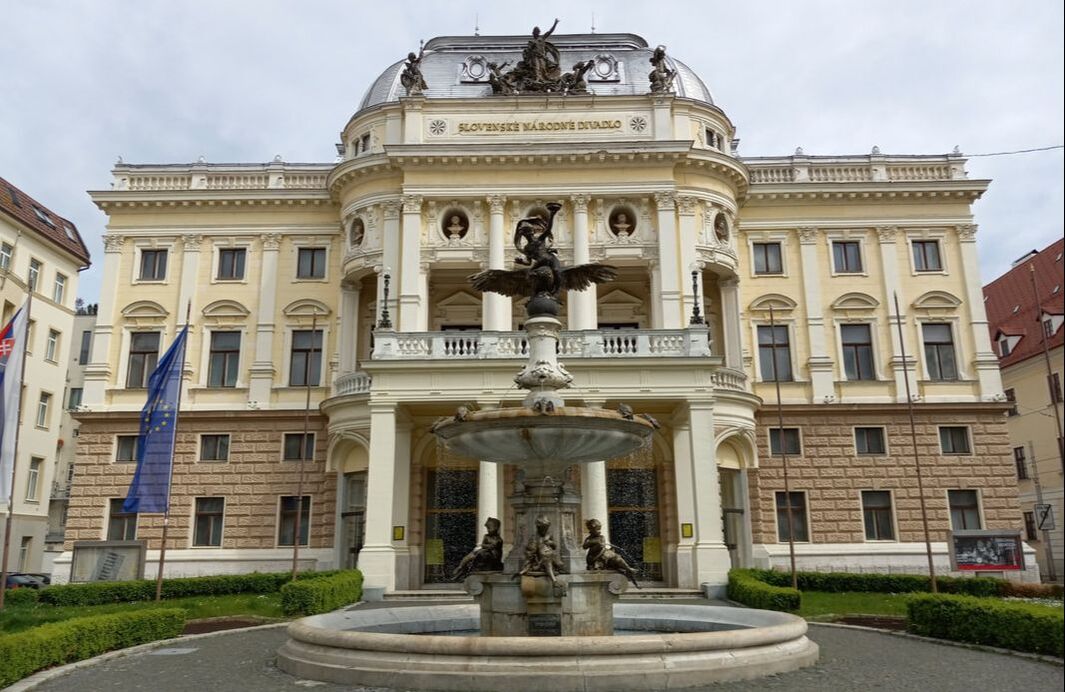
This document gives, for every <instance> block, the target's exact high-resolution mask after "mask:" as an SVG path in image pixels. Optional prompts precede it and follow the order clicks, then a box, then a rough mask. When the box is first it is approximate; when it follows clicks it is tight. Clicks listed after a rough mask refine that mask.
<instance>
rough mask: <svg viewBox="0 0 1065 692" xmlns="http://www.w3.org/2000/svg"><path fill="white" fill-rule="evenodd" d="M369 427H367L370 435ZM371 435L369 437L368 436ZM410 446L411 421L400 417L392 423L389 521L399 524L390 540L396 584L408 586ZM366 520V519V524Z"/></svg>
mask: <svg viewBox="0 0 1065 692" xmlns="http://www.w3.org/2000/svg"><path fill="white" fill-rule="evenodd" d="M372 434H373V431H372V430H371V435H372ZM371 439H372V438H371ZM410 450H411V424H410V422H409V421H407V420H404V421H401V422H398V423H396V454H395V457H394V459H395V463H394V464H393V471H392V473H393V478H394V484H393V487H392V521H391V524H390V527H391V526H403V527H405V528H404V531H403V540H402V541H397V540H394V539H395V537H394V536H391V538H392V539H393V540H392V547H393V548H394V549H395V551H396V567H395V574H396V588H397V589H410V588H413V587H414V585H413V584H411V583H410V581H411V569H410V546H409V544H408V542H407V537H408V535H409V534H408V532H409V531H410V526H409V524H410ZM367 515H369V512H367ZM368 523H369V522H367V524H368Z"/></svg>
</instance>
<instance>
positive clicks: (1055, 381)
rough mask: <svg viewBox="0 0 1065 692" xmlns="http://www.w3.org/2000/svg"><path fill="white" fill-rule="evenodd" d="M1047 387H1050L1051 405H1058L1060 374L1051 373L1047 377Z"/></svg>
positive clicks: (1059, 399)
mask: <svg viewBox="0 0 1065 692" xmlns="http://www.w3.org/2000/svg"><path fill="white" fill-rule="evenodd" d="M1047 385H1048V386H1049V387H1050V401H1051V403H1058V404H1060V403H1061V401H1062V397H1061V373H1057V372H1055V373H1053V374H1051V375H1049V376H1048V377H1047Z"/></svg>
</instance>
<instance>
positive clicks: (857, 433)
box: [854, 428, 887, 454]
mask: <svg viewBox="0 0 1065 692" xmlns="http://www.w3.org/2000/svg"><path fill="white" fill-rule="evenodd" d="M854 451H855V452H857V453H858V454H886V453H887V442H886V441H885V440H884V429H883V428H855V429H854Z"/></svg>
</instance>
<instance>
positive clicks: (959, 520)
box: [947, 490, 982, 531]
mask: <svg viewBox="0 0 1065 692" xmlns="http://www.w3.org/2000/svg"><path fill="white" fill-rule="evenodd" d="M947 501H948V502H949V503H950V528H951V529H953V530H954V531H967V530H970V529H972V530H976V529H980V528H982V527H981V525H980V501H979V499H978V498H977V495H976V491H975V490H948V491H947Z"/></svg>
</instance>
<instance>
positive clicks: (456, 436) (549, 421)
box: [434, 406, 654, 464]
mask: <svg viewBox="0 0 1065 692" xmlns="http://www.w3.org/2000/svg"><path fill="white" fill-rule="evenodd" d="M653 432H654V428H653V426H652V425H651V424H650V423H649V422H647V421H646V420H644V419H642V418H633V419H631V420H630V419H628V418H625V417H623V416H622V415H621V414H620V413H618V412H617V411H610V410H607V409H602V408H590V407H580V406H559V407H558V408H556V409H555V410H554V411H552V412H550V413H537V412H535V411H532V410H530V409H528V408H524V407H521V408H504V409H492V410H488V411H474V412H472V413H469V414H467V416H466V419H465V420H461V421H450V422H445V423H441V424H440V425H438V426H437V427H436V428H435V429H434V433H435V434H436V435H437V437H439V438H440V439H441V440H442V441H443V443H444V446H445V448H446V449H447V450H448V451H450V452H452V453H454V454H458V455H461V456H465V457H469V458H471V459H479V460H482V461H495V462H501V463H507V464H523V463H530V462H549V461H561V460H565V463H566V464H576V463H582V462H589V461H604V460H607V459H616V458H617V457H623V456H626V455H627V454H630V453H632V452H634V451H635V450H637V449H639V448H640V447H642V446H643V445H644V444H646V442H647V439H648V438H649V437H650V436H651V433H653Z"/></svg>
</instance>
